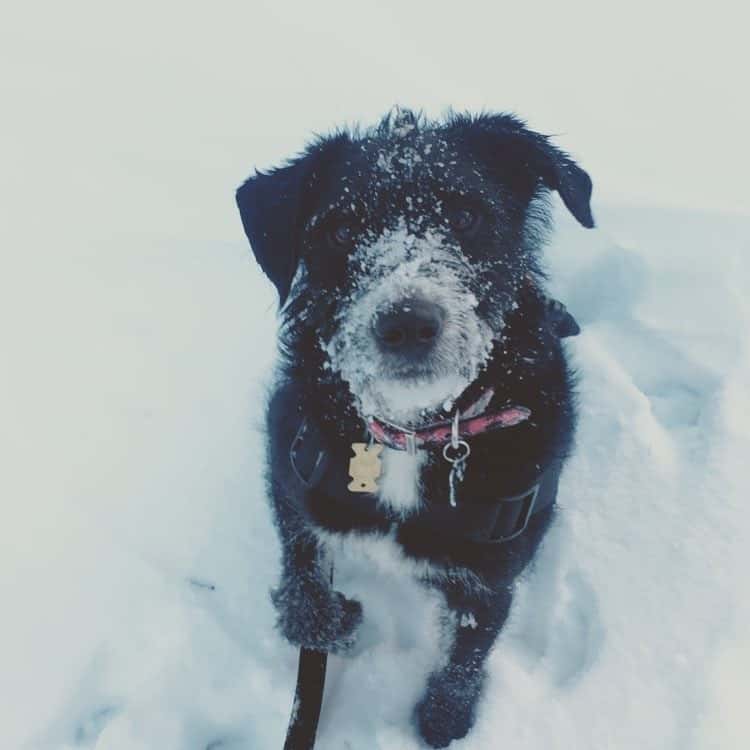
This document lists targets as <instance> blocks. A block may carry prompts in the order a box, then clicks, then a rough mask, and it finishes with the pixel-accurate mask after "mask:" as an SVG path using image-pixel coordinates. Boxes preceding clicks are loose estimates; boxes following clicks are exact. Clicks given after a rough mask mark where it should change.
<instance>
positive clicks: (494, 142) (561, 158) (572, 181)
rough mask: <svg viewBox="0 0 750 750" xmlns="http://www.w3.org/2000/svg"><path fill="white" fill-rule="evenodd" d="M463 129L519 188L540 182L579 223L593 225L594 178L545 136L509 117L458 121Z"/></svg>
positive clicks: (483, 117) (494, 164)
mask: <svg viewBox="0 0 750 750" xmlns="http://www.w3.org/2000/svg"><path fill="white" fill-rule="evenodd" d="M457 119H458V120H459V121H460V124H461V126H462V128H465V129H466V130H467V131H469V132H472V131H473V135H474V138H473V140H474V142H477V140H478V141H479V145H480V148H481V150H482V152H483V153H482V158H483V159H485V160H486V161H489V162H490V163H491V165H493V166H495V167H497V169H498V170H499V171H501V172H503V173H505V174H506V176H508V177H510V179H511V180H512V181H515V182H516V183H517V184H518V185H519V187H522V188H523V187H525V188H527V189H528V188H532V189H533V183H530V182H529V179H531V180H532V181H534V182H537V181H539V180H541V182H542V184H543V185H544V186H545V187H547V188H549V189H550V190H557V192H558V193H559V194H560V197H561V198H562V200H563V203H565V205H566V206H567V208H568V210H569V211H570V213H572V214H573V216H575V218H576V219H577V220H578V222H579V223H580V224H582V225H583V226H584V227H586V228H588V229H590V228H592V227H593V226H594V217H593V216H592V214H591V190H592V184H591V178H590V177H589V176H588V174H587V173H586V172H585V171H584V170H583V169H581V167H579V166H578V165H577V164H576V163H575V162H574V161H573V160H572V159H571V158H570V157H569V156H568V155H567V154H566V153H564V152H563V151H561V150H560V149H558V148H557V147H555V146H554V145H553V144H552V143H551V142H550V140H549V138H547V137H546V136H544V135H541V134H540V133H535V132H534V131H533V130H529V129H528V128H527V127H526V126H525V123H524V122H523V121H521V120H519V119H518V118H517V117H515V116H513V115H508V114H501V115H481V116H479V117H476V118H466V117H460V118H457Z"/></svg>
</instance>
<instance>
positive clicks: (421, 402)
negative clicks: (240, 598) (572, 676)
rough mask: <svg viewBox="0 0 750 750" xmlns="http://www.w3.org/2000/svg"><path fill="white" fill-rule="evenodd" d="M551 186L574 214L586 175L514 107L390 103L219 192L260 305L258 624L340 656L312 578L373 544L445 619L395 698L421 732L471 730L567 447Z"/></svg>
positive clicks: (331, 595) (321, 581) (323, 588)
mask: <svg viewBox="0 0 750 750" xmlns="http://www.w3.org/2000/svg"><path fill="white" fill-rule="evenodd" d="M552 191H557V193H558V194H559V196H560V197H561V198H562V201H563V203H564V204H565V206H566V207H567V209H568V210H569V211H570V212H571V213H572V215H573V216H574V217H575V218H576V219H577V220H578V222H579V223H580V224H581V225H582V226H584V227H587V228H590V227H593V226H594V220H593V217H592V213H591V207H590V198H591V191H592V183H591V180H590V178H589V176H588V174H587V173H586V172H585V171H584V170H583V169H581V167H579V166H578V165H577V164H576V163H575V162H574V161H573V160H572V159H571V158H570V157H569V156H568V155H566V154H565V153H563V152H562V151H561V150H559V149H558V148H557V147H555V146H554V145H553V144H552V143H551V142H550V140H549V138H548V137H546V136H543V135H540V134H539V133H536V132H534V131H532V130H530V129H528V128H527V127H526V125H525V124H524V122H523V121H522V120H520V119H519V118H517V117H516V116H514V115H511V114H490V113H486V114H480V115H470V114H449V115H448V116H446V117H445V118H443V119H442V120H438V121H433V120H429V119H427V118H426V117H424V116H423V115H421V114H415V113H413V112H412V111H410V110H406V109H396V110H395V111H393V112H391V113H389V114H388V115H386V116H385V117H384V118H383V119H382V120H381V121H380V123H379V124H377V125H375V126H374V127H372V128H369V129H352V130H340V131H337V132H335V133H333V134H332V135H329V136H327V137H322V138H318V139H317V140H316V141H315V142H313V143H312V144H311V145H309V146H308V148H307V149H306V150H305V151H304V153H302V154H301V155H300V156H298V157H297V158H294V159H292V160H291V161H289V162H288V163H287V164H285V165H284V166H282V167H280V168H278V169H275V170H273V171H270V172H267V173H256V174H255V175H254V176H252V177H250V178H249V179H248V180H247V181H246V182H245V183H244V184H243V185H242V186H241V187H240V188H239V189H238V191H237V196H236V197H237V204H238V207H239V211H240V215H241V219H242V222H243V226H244V229H245V233H246V235H247V237H248V239H249V241H250V245H251V247H252V250H253V252H254V255H255V258H256V260H257V262H258V263H259V264H260V267H261V269H262V270H263V272H264V273H265V274H266V276H267V277H268V278H269V279H270V281H271V282H272V283H273V284H274V285H275V287H276V290H277V291H278V296H279V305H280V328H279V349H280V356H279V360H280V361H279V364H278V372H277V376H276V379H275V385H274V387H273V392H272V394H271V396H270V400H269V403H268V409H267V433H268V453H267V458H268V460H267V483H268V492H269V495H270V498H271V504H272V508H273V514H274V519H275V523H276V526H277V529H278V533H279V535H280V538H281V545H282V573H281V580H280V583H279V585H278V587H277V588H275V589H274V590H273V591H272V600H273V604H274V605H275V607H276V609H277V612H278V627H279V629H280V631H281V633H282V634H283V635H284V636H285V637H286V638H287V639H288V640H289V641H290V642H291V643H292V644H296V645H300V646H304V647H306V648H309V649H314V650H319V651H326V652H336V653H340V652H345V651H346V650H347V649H349V648H350V647H351V645H352V643H353V641H354V639H355V637H356V631H357V627H358V625H359V624H360V622H361V621H362V607H361V605H360V603H359V602H357V601H354V600H352V599H348V598H346V597H344V596H343V595H342V594H341V593H339V592H337V591H335V590H334V588H333V587H332V585H331V583H330V577H329V571H328V568H327V566H326V563H325V562H324V561H325V560H326V559H327V558H326V550H329V549H330V548H331V547H332V546H333V545H335V542H336V540H337V539H347V540H349V541H350V542H353V543H356V542H361V543H362V545H363V547H364V546H365V545H372V544H376V545H381V546H382V547H383V548H384V549H385V548H387V549H388V550H389V551H390V552H391V553H393V556H394V558H395V559H396V560H397V561H398V563H399V564H400V565H402V567H403V570H404V572H405V573H408V574H411V575H415V576H416V577H417V578H418V579H419V580H420V581H421V582H423V583H424V584H425V585H426V586H429V587H433V588H435V589H437V590H438V591H439V592H441V594H442V601H444V604H445V609H446V622H449V623H450V629H451V633H450V636H451V637H450V645H449V647H448V648H447V649H446V652H445V655H444V656H445V658H444V663H443V664H441V665H440V666H439V668H437V669H436V670H435V671H434V672H433V673H432V674H431V676H430V677H429V679H428V682H427V685H426V688H425V691H424V695H423V697H422V698H421V700H420V701H419V703H418V705H417V706H416V707H415V709H414V719H415V725H416V728H417V730H418V731H419V733H420V734H421V736H422V738H423V739H424V740H425V741H426V742H427V743H428V744H429V745H431V746H432V747H445V746H447V745H448V744H450V742H451V741H452V740H454V739H458V738H461V737H463V736H465V735H466V734H467V733H468V732H469V730H470V729H471V727H472V725H473V723H474V720H475V715H476V707H477V702H478V700H479V698H480V695H481V690H482V685H483V682H484V679H485V669H484V662H485V659H486V657H487V655H488V652H489V651H490V649H491V647H492V645H493V643H494V641H495V639H496V637H497V635H498V633H499V632H500V629H501V628H502V626H503V623H504V621H505V619H506V617H507V615H508V611H509V608H510V604H511V594H512V585H513V581H514V579H515V578H516V576H518V574H519V573H520V572H521V571H522V570H523V569H524V567H525V566H526V565H527V564H528V563H529V561H530V560H531V558H532V557H533V555H534V552H535V550H536V549H537V547H538V545H539V543H540V541H541V539H542V537H543V535H544V533H545V531H546V530H547V528H548V527H549V524H550V521H551V518H552V515H553V512H554V501H555V496H556V492H557V483H558V478H559V474H560V470H561V468H562V465H563V463H564V461H565V459H566V457H568V456H569V454H570V452H571V450H572V446H573V438H574V430H575V422H576V404H575V374H574V372H573V371H572V369H571V368H570V366H569V365H568V363H567V361H566V356H565V351H564V345H563V343H562V342H561V339H562V338H563V337H565V336H566V335H571V334H573V333H576V332H577V325H576V323H575V320H574V319H573V318H572V316H571V315H570V314H569V313H567V311H566V310H565V308H564V307H563V306H562V305H561V304H560V303H557V302H554V301H551V300H550V299H549V298H548V297H547V295H546V293H545V274H544V272H543V269H542V266H541V260H540V254H541V250H542V248H543V246H544V244H545V242H546V241H547V239H548V237H549V235H550V231H551V219H550V210H551V209H550V194H551V192H552Z"/></svg>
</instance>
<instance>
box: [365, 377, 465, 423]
mask: <svg viewBox="0 0 750 750" xmlns="http://www.w3.org/2000/svg"><path fill="white" fill-rule="evenodd" d="M468 385H469V381H468V380H467V379H466V378H465V377H464V376H462V375H459V374H457V373H456V374H448V375H441V376H434V375H433V376H428V375H423V374H420V373H413V374H410V375H400V376H399V377H388V378H379V379H375V380H372V381H370V382H369V383H368V384H367V387H366V388H365V389H363V392H362V393H361V394H358V396H359V402H360V409H361V411H362V413H363V416H365V417H368V416H377V417H379V418H380V419H384V420H386V421H388V422H393V423H395V424H398V425H401V426H403V427H411V428H417V427H419V426H420V425H423V424H425V423H429V422H430V421H434V420H435V419H436V418H438V417H444V416H445V414H446V412H450V410H451V409H452V406H453V402H454V401H455V400H456V399H457V398H458V396H460V395H461V393H462V392H463V391H464V390H465V389H466V387H467V386H468Z"/></svg>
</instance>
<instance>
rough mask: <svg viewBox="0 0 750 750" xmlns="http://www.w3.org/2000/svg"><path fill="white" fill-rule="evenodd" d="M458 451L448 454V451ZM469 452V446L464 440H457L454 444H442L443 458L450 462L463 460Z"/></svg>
mask: <svg viewBox="0 0 750 750" xmlns="http://www.w3.org/2000/svg"><path fill="white" fill-rule="evenodd" d="M450 450H453V451H458V454H457V455H455V456H450V455H449V454H448V451H450ZM470 454H471V446H470V445H469V444H468V443H467V442H466V441H465V440H457V441H456V445H455V446H454V445H453V443H452V442H450V443H446V444H445V445H444V446H443V458H444V459H445V460H446V461H447V462H448V463H450V464H455V463H458V462H459V461H465V460H466V459H467V458H468V457H469V455H470Z"/></svg>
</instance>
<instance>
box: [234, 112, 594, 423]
mask: <svg viewBox="0 0 750 750" xmlns="http://www.w3.org/2000/svg"><path fill="white" fill-rule="evenodd" d="M552 190H556V191H557V192H558V193H559V194H560V197H561V198H562V200H563V202H564V203H565V205H566V206H567V207H568V209H569V210H570V212H571V213H572V214H573V215H574V216H575V218H576V219H577V220H578V221H579V222H580V223H581V224H582V225H583V226H585V227H592V226H593V218H592V215H591V209H590V206H589V200H590V196H591V180H590V179H589V177H588V175H587V174H586V172H584V171H583V170H582V169H581V168H580V167H578V166H577V165H576V164H575V163H574V162H573V161H572V160H571V159H570V158H569V157H568V156H566V155H565V154H564V153H562V152H561V151H559V150H558V149H557V148H555V147H554V146H553V145H552V144H551V143H550V142H549V140H548V139H547V138H546V137H545V136H542V135H539V134H538V133H535V132H533V131H530V130H528V129H527V128H526V127H525V126H524V124H523V123H522V122H521V121H520V120H518V119H517V118H515V117H513V116H511V115H481V116H477V117H470V116H462V115H461V116H459V115H456V116H452V117H450V118H448V119H447V120H446V121H445V122H440V123H434V122H429V121H426V120H423V119H422V118H420V117H417V116H415V115H413V114H412V113H411V112H409V111H408V110H399V111H397V112H396V113H395V115H391V116H388V117H386V118H385V119H384V120H383V121H382V122H381V123H380V125H379V126H377V127H376V128H374V129H372V130H368V131H365V132H362V133H339V134H336V135H334V136H331V137H328V138H324V139H321V140H319V141H318V142H316V143H314V144H313V145H312V146H310V147H309V148H308V149H307V151H306V152H305V153H304V154H303V155H302V156H300V157H299V158H297V159H295V160H293V161H292V162H290V163H289V164H288V165H286V166H284V167H281V168H280V169H277V170H275V171H272V172H270V173H268V174H260V173H259V174H256V175H255V176H254V177H251V178H250V179H249V180H248V181H247V182H245V184H244V185H242V187H240V189H239V190H238V192H237V203H238V205H239V209H240V214H241V216H242V222H243V225H244V227H245V231H246V233H247V236H248V238H249V240H250V243H251V245H252V248H253V252H254V253H255V257H256V259H257V261H258V263H259V264H260V266H261V268H262V269H263V271H264V272H265V273H266V275H267V276H268V277H269V278H270V280H271V281H272V282H273V283H274V285H275V286H276V289H277V290H278V293H279V298H280V304H281V308H282V315H283V317H284V323H285V325H284V330H286V332H287V335H289V336H290V337H291V338H292V339H296V340H297V341H299V340H301V339H302V337H303V336H304V335H305V333H306V334H307V335H308V336H313V337H314V340H315V342H316V344H315V348H316V349H317V350H318V351H319V353H320V354H321V356H322V357H323V358H324V365H323V369H324V370H325V371H326V372H327V373H329V374H330V375H332V376H340V377H341V378H342V379H343V380H345V381H347V382H348V384H349V388H350V390H351V392H352V394H353V395H354V397H355V399H356V400H357V402H358V405H359V409H360V412H361V413H362V414H363V415H370V414H377V415H379V416H382V417H385V418H387V419H391V420H393V421H402V422H405V423H409V422H414V421H418V420H419V419H420V418H422V417H423V416H424V413H425V411H430V410H433V409H437V408H439V407H441V406H442V405H443V404H444V402H446V401H450V400H452V399H453V398H455V397H456V396H458V395H459V394H460V393H461V391H463V390H464V388H465V387H466V386H467V385H468V384H469V383H471V382H472V381H473V380H474V379H475V378H476V377H477V375H478V373H479V372H480V371H481V370H482V368H483V367H484V365H485V364H486V362H487V360H488V358H489V357H490V354H491V351H492V349H493V345H494V342H496V341H497V340H499V339H500V338H501V337H502V332H503V327H504V321H505V318H506V316H507V315H508V314H509V313H511V312H512V311H513V310H514V309H515V308H516V307H517V306H518V304H519V299H520V297H521V294H522V292H523V289H524V287H525V286H526V285H528V284H529V283H533V282H534V281H538V280H539V278H540V276H541V274H540V271H539V267H538V250H539V248H540V246H541V245H542V244H543V241H544V237H545V234H546V229H547V226H548V215H549V210H548V205H547V200H546V199H547V196H548V194H549V192H550V191H552Z"/></svg>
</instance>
